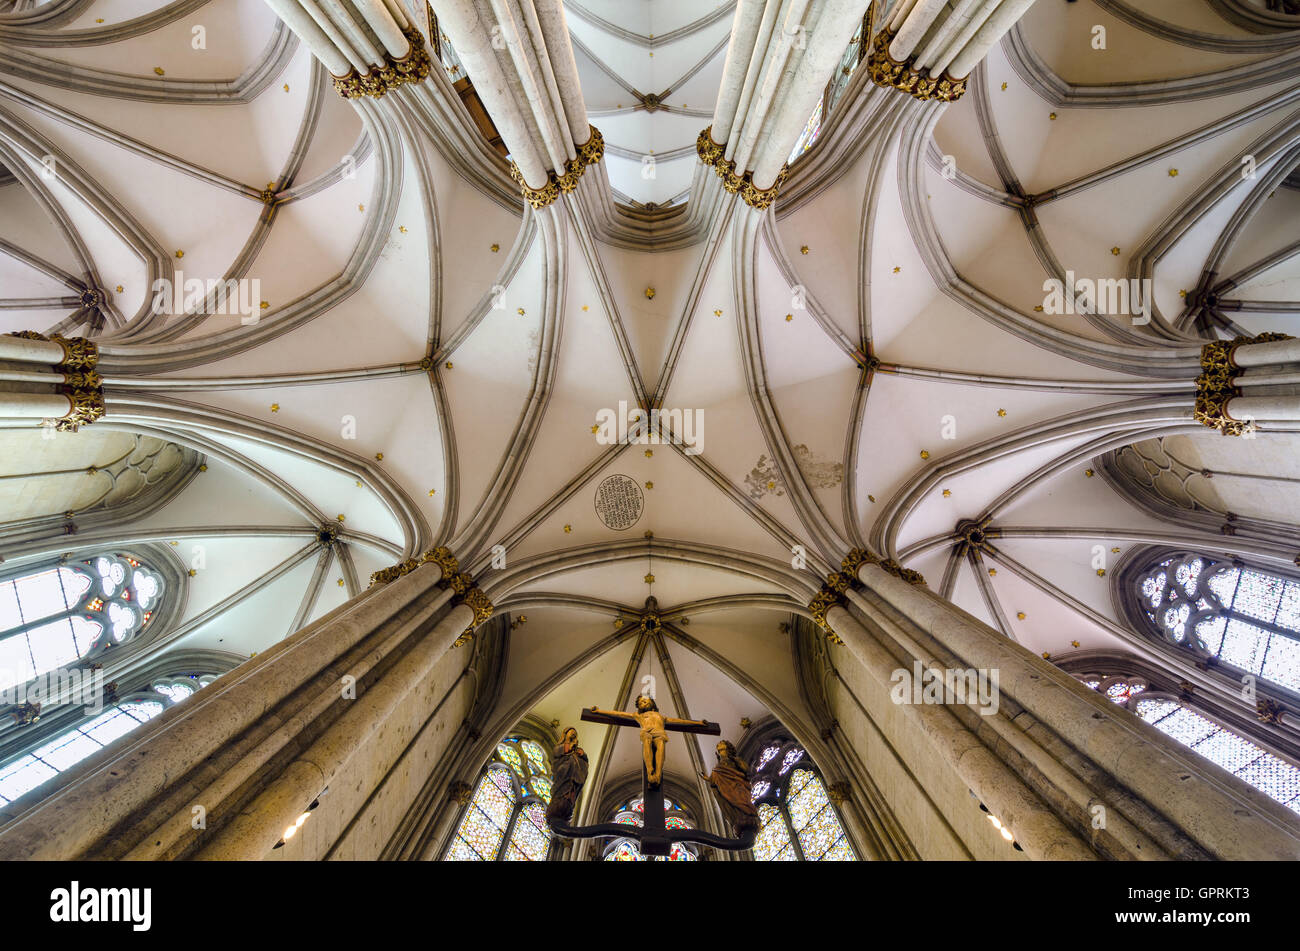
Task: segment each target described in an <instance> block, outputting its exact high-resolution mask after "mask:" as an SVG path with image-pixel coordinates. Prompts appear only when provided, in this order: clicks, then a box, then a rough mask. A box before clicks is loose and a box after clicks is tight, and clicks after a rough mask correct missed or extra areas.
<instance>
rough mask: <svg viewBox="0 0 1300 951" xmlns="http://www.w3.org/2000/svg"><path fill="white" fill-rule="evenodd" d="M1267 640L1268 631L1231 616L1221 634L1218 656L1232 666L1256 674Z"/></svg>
mask: <svg viewBox="0 0 1300 951" xmlns="http://www.w3.org/2000/svg"><path fill="white" fill-rule="evenodd" d="M1267 642H1268V631H1265V630H1263V629H1262V628H1258V627H1255V626H1254V625H1253V624H1247V623H1246V622H1245V621H1238V620H1237V619H1236V618H1233V619H1232V620H1230V621H1228V629H1227V632H1226V633H1225V634H1224V636H1223V645H1222V646H1221V647H1220V649H1219V657H1221V658H1222V659H1223V660H1224V661H1226V662H1227V663H1229V664H1232V665H1233V666H1234V667H1240V668H1241V669H1242V670H1248V671H1250V672H1251V673H1252V674H1257V673H1259V667H1260V663H1261V662H1262V660H1263V654H1264V645H1265V644H1266V643H1267Z"/></svg>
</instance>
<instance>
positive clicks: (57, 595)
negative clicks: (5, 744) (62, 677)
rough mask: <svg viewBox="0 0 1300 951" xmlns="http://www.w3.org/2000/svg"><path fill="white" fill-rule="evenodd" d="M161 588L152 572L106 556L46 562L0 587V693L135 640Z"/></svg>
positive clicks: (128, 558)
mask: <svg viewBox="0 0 1300 951" xmlns="http://www.w3.org/2000/svg"><path fill="white" fill-rule="evenodd" d="M164 589H165V585H164V583H163V579H162V576H161V575H160V574H159V573H158V572H157V571H155V570H154V569H152V568H150V567H149V566H148V565H145V564H142V563H141V562H140V561H138V560H136V559H135V558H133V557H131V556H129V555H122V554H112V553H104V554H98V555H92V556H91V557H89V558H84V559H78V560H75V561H72V560H70V561H66V562H53V563H47V564H45V565H42V566H39V567H34V568H28V569H26V570H25V571H24V572H23V573H21V574H17V575H12V576H10V577H8V578H5V579H4V580H3V581H0V690H8V689H10V688H13V687H16V686H17V685H19V684H24V683H28V682H29V681H32V680H35V679H36V678H37V677H40V676H43V675H44V674H47V673H49V672H50V671H53V670H58V669H60V668H65V667H69V666H72V665H75V664H79V663H81V662H83V661H85V660H87V659H88V658H90V657H93V656H95V655H96V654H99V653H102V652H103V651H105V650H107V649H109V648H110V647H115V646H118V645H120V644H124V643H126V642H127V641H130V640H131V639H133V638H135V637H137V636H139V634H140V633H141V632H142V631H143V630H145V628H147V627H148V626H149V622H150V621H151V620H152V619H153V617H154V615H155V614H156V613H157V610H158V604H159V602H160V601H161V599H162V598H163V596H164V594H165V590H164Z"/></svg>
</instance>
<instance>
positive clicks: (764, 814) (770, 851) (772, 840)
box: [754, 804, 795, 862]
mask: <svg viewBox="0 0 1300 951" xmlns="http://www.w3.org/2000/svg"><path fill="white" fill-rule="evenodd" d="M758 820H759V822H760V823H761V826H760V828H759V831H758V836H757V837H756V838H755V839H754V858H755V859H757V860H758V861H760V862H769V861H773V860H776V859H778V856H779V855H780V853H781V852H782V850H785V851H787V852H789V853H790V855H789V856H787V857H786V858H787V859H788V860H793V859H794V858H795V855H794V850H793V849H791V848H790V847H789V846H790V830H789V829H788V828H786V824H785V817H784V816H782V815H781V810H779V809H777V808H776V806H769V805H766V804H764V805H761V806H759V807H758Z"/></svg>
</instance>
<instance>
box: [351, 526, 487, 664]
mask: <svg viewBox="0 0 1300 951" xmlns="http://www.w3.org/2000/svg"><path fill="white" fill-rule="evenodd" d="M428 564H433V565H437V566H438V568H439V570H441V572H442V580H441V581H440V582H438V587H440V588H450V589H451V590H452V591H453V592H455V596H454V597H453V598H452V599H451V603H452V606H453V607H454V606H457V605H461V604H463V605H465V606H466V607H468V608H469V609H470V610H471V611H472V612H473V619H472V620H471V621H470V624H469V626H468V627H466V628H465V630H464V631H463V632H462V633H461V635H460V636H459V637H458V638H456V642H455V644H453V645H452V646H453V647H460V646H461V645H463V644H465V643H467V642H468V641H469V639H470V638H471V637H473V636H474V629H475V628H477V627H478V626H479V625H480V624H482V623H483V622H484V621H486V620H487V619H488V618H490V617H492V615H493V613H495V611H496V608H495V607H494V606H493V604H492V602H491V601H490V600H488V596H487V595H486V594H484V593H483V589H481V588H480V587H479V586H478V582H476V581H475V580H474V577H473V576H472V575H470V574H469V573H468V572H464V571H461V570H460V562H459V561H457V560H456V556H455V555H453V554H452V553H451V549H450V548H448V547H447V546H445V545H439V546H438V547H437V548H431V549H429V550H428V551H426V552H425V553H424V555H423V556H421V557H420V558H418V559H417V558H408V559H406V561H403V562H399V563H398V564H396V565H392V566H391V567H388V568H382V569H380V570H379V571H376V572H375V573H374V574H372V575H371V576H370V584H369V586H368V587H370V588H373V587H375V586H376V585H381V584H388V583H389V582H392V581H396V580H397V579H398V578H401V577H402V576H403V575H408V574H410V573H411V572H412V571H415V570H416V569H417V568H420V567H422V566H423V565H428Z"/></svg>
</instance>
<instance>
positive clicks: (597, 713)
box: [551, 696, 758, 855]
mask: <svg viewBox="0 0 1300 951" xmlns="http://www.w3.org/2000/svg"><path fill="white" fill-rule="evenodd" d="M581 719H583V720H585V721H587V722H588V723H604V724H606V725H609V726H636V727H640V729H641V802H642V809H643V812H642V825H641V827H640V828H637V827H636V826H627V825H622V824H620V823H616V822H601V823H597V824H596V825H590V826H579V827H573V826H570V825H568V824H567V823H565V822H563V821H562V820H557V819H553V820H551V829H552V831H553V832H555V834H556V835H560V836H563V837H565V838H575V839H595V838H610V837H618V838H631V839H636V840H637V842H638V843H639V844H640V847H641V854H642V855H668V854H670V852H671V851H672V845H673V843H674V842H699V843H702V844H704V845H711V846H713V847H714V848H716V849H725V850H727V851H732V852H737V851H741V850H743V849H747V848H749V847H750V846H752V845H753V844H754V836H755V834H756V833H757V831H758V830H757V828H754V829H746V830H743V831H742V832H741V837H740V838H737V839H726V838H723V837H722V836H717V835H713V834H712V833H709V832H703V831H701V830H699V829H669V828H667V826H666V825H665V824H664V797H663V793H662V792H661V791H660V787H661V786H662V785H663V775H664V754H665V752H666V750H667V745H668V731H669V730H671V731H672V732H674V733H703V734H707V735H709V736H719V735H721V733H722V728H721V727H720V726H718V724H716V723H711V722H709V721H708V720H679V719H676V718H675V717H666V716H664V715H663V714H662V713H660V712H659V707H658V705H657V704H656V703H655V702H654V700H653V699H652V698H651V697H646V696H641V697H637V698H636V712H635V713H627V712H624V711H622V710H600V709H598V708H596V707H594V706H593V707H591V708H589V709H586V710H583V711H582V713H581Z"/></svg>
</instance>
